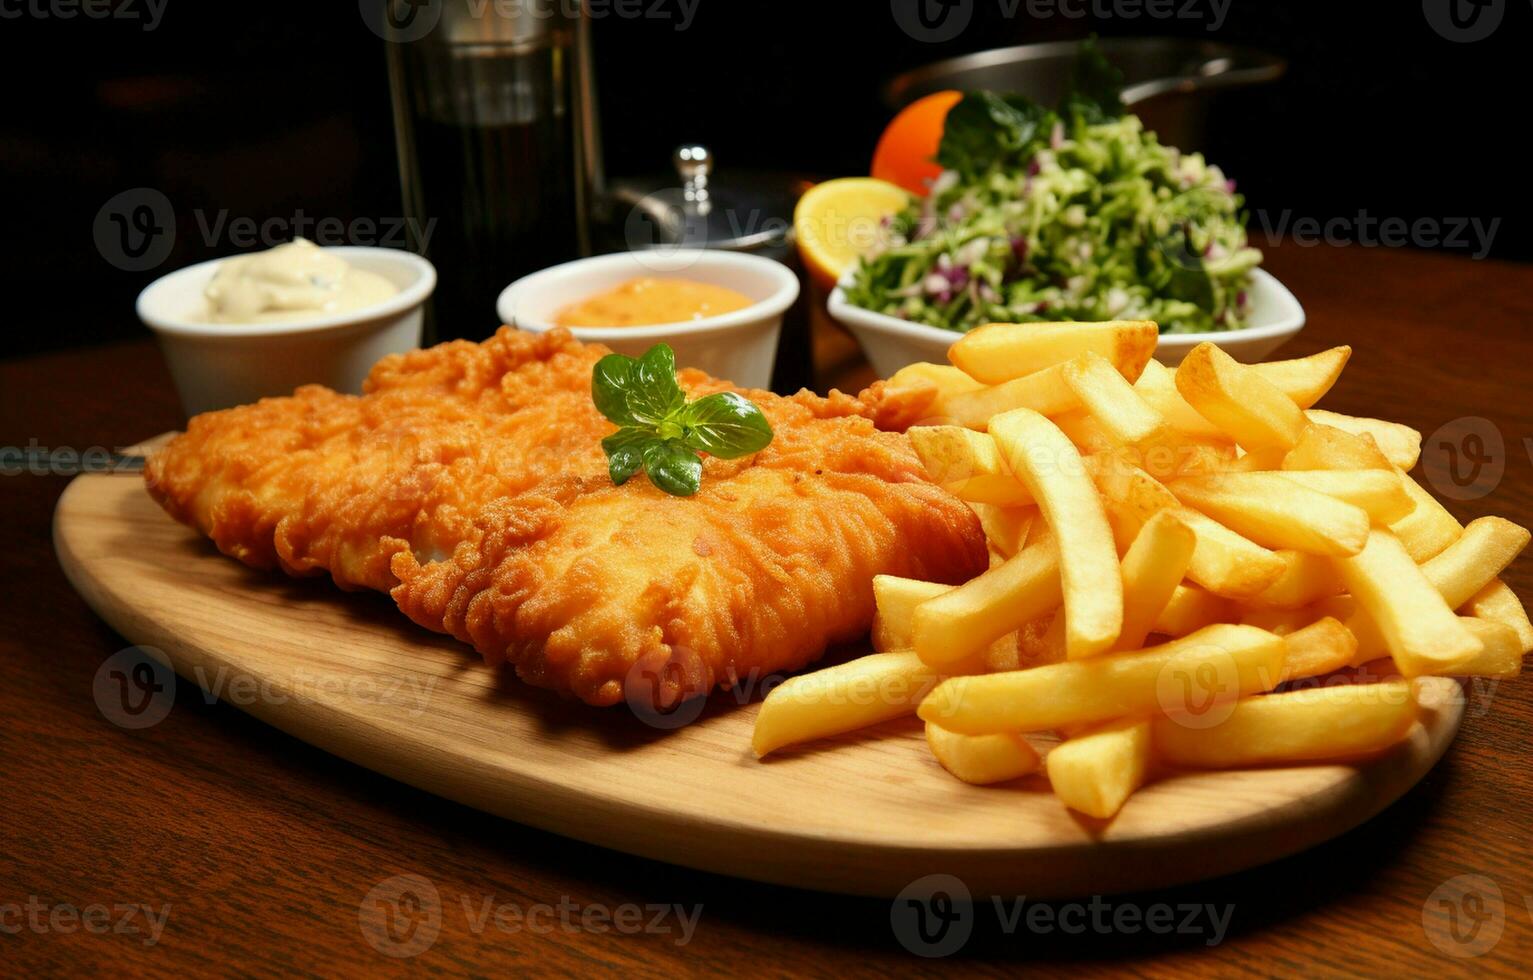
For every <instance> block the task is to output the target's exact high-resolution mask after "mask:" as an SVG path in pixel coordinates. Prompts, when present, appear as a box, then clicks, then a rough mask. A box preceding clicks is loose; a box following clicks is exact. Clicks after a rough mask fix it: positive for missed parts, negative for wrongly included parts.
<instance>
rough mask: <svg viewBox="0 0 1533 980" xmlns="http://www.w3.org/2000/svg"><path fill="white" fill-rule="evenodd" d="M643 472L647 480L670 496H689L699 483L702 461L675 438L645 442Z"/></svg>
mask: <svg viewBox="0 0 1533 980" xmlns="http://www.w3.org/2000/svg"><path fill="white" fill-rule="evenodd" d="M644 472H645V474H646V475H648V476H649V482H650V483H653V484H654V485H655V486H656V487H659V488H660V489H661V490H664V491H665V492H666V493H668V494H670V495H671V496H673V497H690V496H692V495H693V494H694V493H696V492H697V490H698V488H699V487H701V486H702V485H703V461H702V460H701V459H699V458H698V455H697V453H695V452H693V451H692V450H690V449H688V448H687V447H686V446H684V445H682V444H681V443H680V442H679V441H677V440H667V441H661V440H658V439H656V440H654V441H653V442H649V443H646V444H645V445H644Z"/></svg>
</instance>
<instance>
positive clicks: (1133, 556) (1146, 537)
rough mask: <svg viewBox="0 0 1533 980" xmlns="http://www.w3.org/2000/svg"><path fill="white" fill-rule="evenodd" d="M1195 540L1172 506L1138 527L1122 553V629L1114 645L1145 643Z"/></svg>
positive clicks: (1121, 647)
mask: <svg viewBox="0 0 1533 980" xmlns="http://www.w3.org/2000/svg"><path fill="white" fill-rule="evenodd" d="M1197 543H1198V539H1197V536H1196V535H1195V534H1193V532H1192V529H1191V528H1189V527H1188V526H1187V525H1186V524H1184V523H1182V521H1181V520H1180V519H1179V518H1178V517H1177V515H1176V511H1175V510H1163V511H1161V512H1160V513H1158V514H1156V515H1155V516H1154V517H1151V518H1150V519H1149V520H1148V521H1146V522H1145V525H1144V527H1142V528H1140V529H1139V536H1138V537H1137V538H1135V539H1134V543H1133V545H1132V546H1131V547H1130V548H1129V549H1128V554H1126V555H1124V556H1123V562H1122V572H1123V629H1122V631H1121V632H1120V633H1119V634H1118V642H1117V643H1116V644H1114V649H1117V650H1137V649H1139V648H1140V647H1142V646H1144V638H1145V637H1146V636H1148V635H1149V633H1150V628H1151V627H1152V626H1154V625H1155V620H1156V618H1157V617H1158V616H1160V614H1161V611H1162V610H1163V609H1165V608H1166V603H1167V602H1169V601H1170V600H1171V594H1172V593H1173V592H1175V591H1176V587H1177V586H1178V585H1179V584H1181V581H1182V577H1183V576H1184V575H1185V574H1186V573H1187V565H1188V564H1189V563H1190V562H1191V561H1192V552H1193V549H1194V548H1195V547H1196V546H1197Z"/></svg>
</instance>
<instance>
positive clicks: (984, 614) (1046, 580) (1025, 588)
mask: <svg viewBox="0 0 1533 980" xmlns="http://www.w3.org/2000/svg"><path fill="white" fill-rule="evenodd" d="M1057 544H1058V539H1057V537H1055V536H1050V538H1049V539H1048V540H1045V541H1042V542H1040V543H1038V544H1034V545H1029V546H1028V547H1027V548H1024V549H1023V550H1022V551H1020V552H1018V553H1017V554H1016V555H1015V556H1013V557H1012V558H1009V559H1007V560H1006V561H1005V562H1004V563H1002V564H1000V565H997V566H996V567H994V568H992V569H990V570H989V571H986V572H984V573H982V574H981V575H979V576H978V577H976V578H972V579H970V580H969V581H968V582H965V583H964V584H963V585H960V586H958V587H957V588H956V589H952V590H951V591H948V592H944V593H942V594H941V595H939V596H936V597H935V598H932V599H929V600H927V601H926V602H923V603H921V604H920V605H918V606H916V608H915V612H914V613H913V614H912V616H911V643H912V646H913V647H914V648H915V651H916V652H917V653H918V654H919V655H920V657H921V659H922V660H923V661H925V662H926V663H928V664H932V665H934V666H942V665H945V664H950V663H954V662H956V661H959V660H963V659H964V658H966V657H971V656H973V655H975V654H977V653H980V652H981V651H983V650H984V649H985V648H986V647H988V646H989V645H990V644H991V643H993V642H995V641H996V640H998V639H1000V638H1001V637H1003V636H1005V635H1006V634H1007V633H1010V632H1012V631H1013V630H1015V629H1017V628H1019V627H1021V626H1023V625H1025V624H1026V623H1028V622H1029V621H1031V620H1033V619H1036V618H1037V617H1039V616H1041V615H1043V614H1044V613H1046V612H1048V611H1049V610H1050V609H1053V608H1054V607H1055V606H1057V605H1059V603H1060V601H1061V599H1062V598H1063V595H1062V593H1061V590H1060V573H1059V557H1058V550H1057Z"/></svg>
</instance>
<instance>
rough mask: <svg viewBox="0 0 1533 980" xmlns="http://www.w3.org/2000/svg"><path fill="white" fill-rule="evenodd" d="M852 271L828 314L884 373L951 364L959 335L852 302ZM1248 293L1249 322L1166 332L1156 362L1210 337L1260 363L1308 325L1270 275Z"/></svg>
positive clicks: (1171, 361) (1257, 278)
mask: <svg viewBox="0 0 1533 980" xmlns="http://www.w3.org/2000/svg"><path fill="white" fill-rule="evenodd" d="M851 275H852V273H851V272H848V273H847V275H846V276H844V277H843V278H842V280H841V282H840V283H838V284H837V286H836V289H835V291H834V292H832V293H831V294H830V315H831V316H833V317H835V318H836V319H837V320H838V321H840V322H841V323H842V324H845V325H846V327H847V329H849V330H851V331H852V333H853V334H855V335H856V337H857V341H858V343H860V344H862V349H863V351H864V352H865V353H866V354H867V355H868V360H869V361H872V362H873V369H874V370H875V371H877V372H878V374H879V376H880V377H884V378H887V377H889V376H890V375H891V374H893V373H894V372H896V371H898V370H899V369H900V368H902V367H904V366H905V365H907V364H914V363H916V362H918V361H930V362H933V363H936V364H946V363H947V349H948V348H949V347H951V346H952V345H953V342H954V341H956V340H957V339H958V338H959V337H960V336H961V335H960V334H957V333H954V332H953V331H951V330H943V329H941V328H940V327H933V326H928V325H927V324H924V323H911V322H910V321H909V320H901V319H900V318H899V317H893V316H889V315H887V314H885V313H875V312H873V311H872V310H865V309H863V308H862V307H860V306H853V305H852V304H851V303H848V302H847V301H846V292H845V287H846V286H847V285H849V284H850V282H851V278H850V277H851ZM1247 292H1248V294H1249V295H1248V296H1247V302H1248V303H1249V304H1250V309H1251V312H1250V315H1249V316H1248V317H1247V318H1246V319H1247V322H1248V323H1249V326H1246V327H1242V328H1241V329H1239V330H1226V331H1223V332H1219V333H1186V334H1162V335H1161V338H1160V345H1159V346H1158V347H1157V348H1156V349H1155V358H1156V360H1158V361H1162V362H1163V363H1165V364H1168V365H1170V366H1172V367H1175V366H1176V365H1177V364H1180V363H1181V361H1182V358H1184V357H1186V356H1187V352H1188V351H1190V350H1192V349H1193V348H1194V347H1196V346H1197V345H1199V344H1201V343H1203V342H1204V341H1205V340H1207V341H1211V342H1213V343H1215V344H1217V345H1219V347H1220V348H1222V349H1223V350H1224V351H1225V352H1226V353H1228V354H1229V355H1230V356H1231V357H1233V358H1235V359H1236V360H1238V361H1247V362H1249V361H1259V360H1261V359H1262V358H1263V357H1266V356H1267V355H1268V354H1270V353H1272V351H1274V350H1276V349H1277V348H1278V347H1279V346H1280V345H1282V344H1283V342H1284V341H1286V340H1288V339H1290V338H1291V337H1293V336H1294V334H1297V333H1298V332H1299V331H1300V330H1302V329H1303V328H1304V308H1303V307H1301V306H1300V305H1299V301H1298V300H1297V299H1294V295H1293V293H1291V292H1289V291H1288V288H1287V287H1286V286H1284V285H1283V284H1282V283H1280V282H1278V281H1277V280H1276V279H1274V278H1273V277H1272V276H1271V275H1270V274H1268V273H1266V272H1264V271H1262V270H1261V269H1256V270H1255V271H1254V272H1253V273H1252V276H1251V286H1250V288H1249V289H1248V290H1247Z"/></svg>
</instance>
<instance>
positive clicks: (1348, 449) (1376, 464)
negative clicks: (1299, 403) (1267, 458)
mask: <svg viewBox="0 0 1533 980" xmlns="http://www.w3.org/2000/svg"><path fill="white" fill-rule="evenodd" d="M1282 468H1283V469H1285V470H1387V469H1390V468H1391V465H1390V462H1389V457H1387V456H1385V455H1384V453H1383V452H1382V451H1381V450H1380V449H1379V445H1378V443H1376V442H1374V441H1373V437H1372V436H1369V435H1355V434H1353V433H1351V432H1345V431H1343V430H1341V429H1338V428H1335V427H1334V426H1329V425H1321V424H1319V423H1314V422H1312V423H1311V424H1310V425H1309V426H1308V427H1307V428H1305V430H1304V432H1303V433H1302V434H1300V436H1299V441H1298V442H1296V443H1294V447H1293V448H1292V449H1290V450H1289V451H1288V453H1287V454H1286V455H1285V456H1284V457H1283V463H1282Z"/></svg>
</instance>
